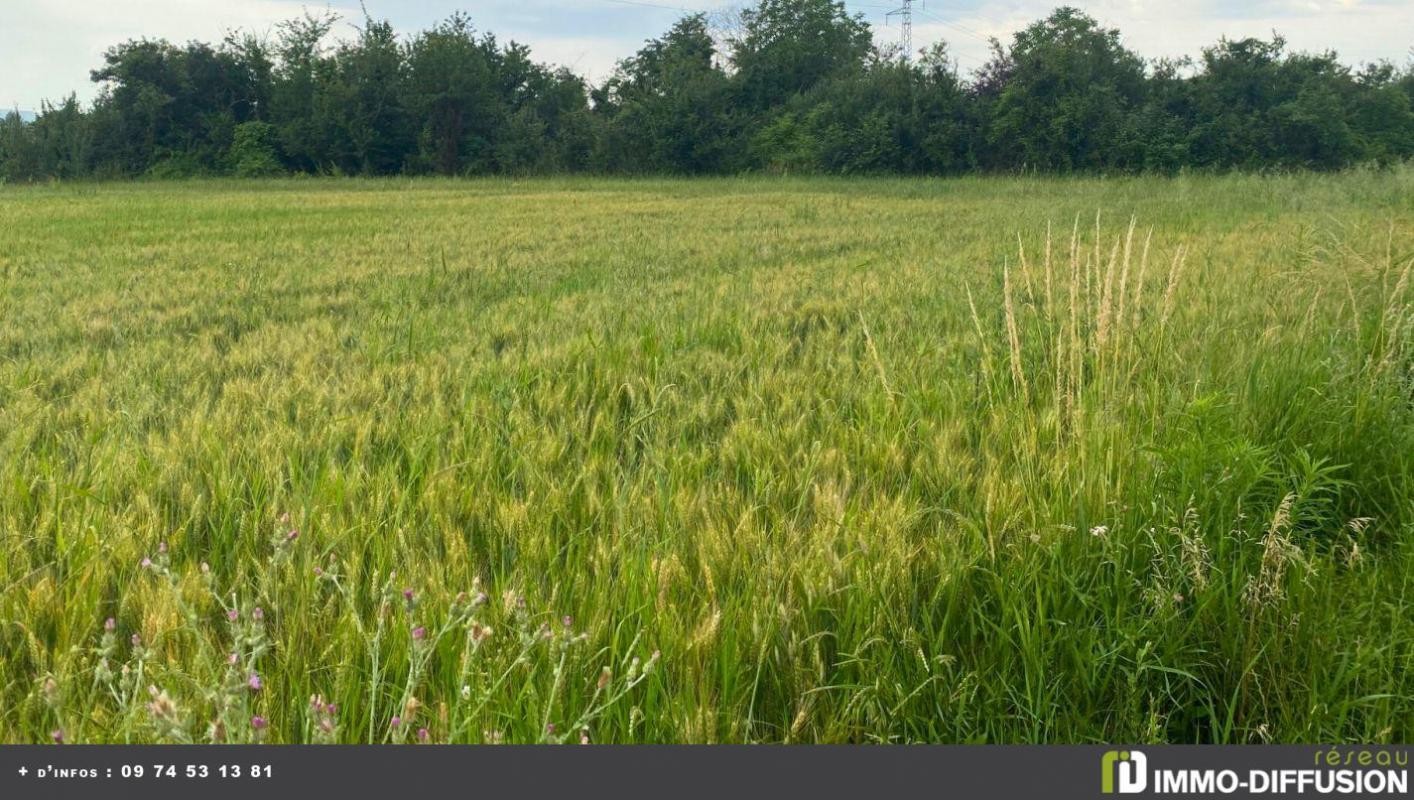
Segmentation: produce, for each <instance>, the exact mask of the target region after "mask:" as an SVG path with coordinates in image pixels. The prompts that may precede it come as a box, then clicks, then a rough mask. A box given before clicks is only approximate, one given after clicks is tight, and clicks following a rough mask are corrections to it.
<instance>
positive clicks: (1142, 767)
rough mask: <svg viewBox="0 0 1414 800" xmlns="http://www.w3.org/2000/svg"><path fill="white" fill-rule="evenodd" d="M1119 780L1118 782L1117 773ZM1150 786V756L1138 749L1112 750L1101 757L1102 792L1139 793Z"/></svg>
mask: <svg viewBox="0 0 1414 800" xmlns="http://www.w3.org/2000/svg"><path fill="white" fill-rule="evenodd" d="M1116 773H1118V775H1119V781H1118V783H1117V784H1116V781H1115V775H1116ZM1148 786H1149V758H1148V757H1147V756H1145V755H1144V754H1143V753H1141V752H1139V751H1138V750H1110V751H1109V752H1107V753H1105V754H1104V755H1103V756H1101V757H1100V793H1101V794H1114V793H1115V792H1116V789H1117V790H1118V792H1119V793H1120V794H1139V793H1140V792H1142V791H1144V790H1145V789H1146V788H1148Z"/></svg>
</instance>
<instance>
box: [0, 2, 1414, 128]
mask: <svg viewBox="0 0 1414 800" xmlns="http://www.w3.org/2000/svg"><path fill="white" fill-rule="evenodd" d="M741 4H742V0H366V5H367V8H368V10H369V13H371V14H372V15H374V16H375V17H380V18H386V19H389V20H391V21H392V22H393V24H394V25H395V26H396V27H397V28H398V30H399V31H401V32H403V33H409V32H412V31H416V30H420V29H423V28H426V27H428V26H430V25H431V24H433V23H435V22H436V21H438V20H440V19H443V18H445V17H446V16H448V15H449V14H450V13H452V12H453V11H456V10H462V11H465V12H467V13H468V14H469V15H470V16H471V19H472V22H473V23H474V24H475V25H476V27H477V28H478V29H479V30H483V31H491V32H493V33H495V34H496V35H497V37H498V38H500V39H502V40H506V39H514V40H516V41H519V42H522V43H524V44H527V45H529V46H530V47H531V49H532V51H533V52H534V53H535V55H536V57H537V58H538V59H539V60H541V61H545V62H550V63H554V64H559V65H563V66H568V67H570V68H572V69H574V70H575V71H576V72H578V73H580V74H581V75H584V76H586V77H588V78H589V79H591V80H593V81H598V80H601V79H603V78H604V77H606V76H607V75H609V74H610V72H611V71H612V70H613V68H614V64H615V63H616V62H617V61H618V59H620V58H623V57H625V56H628V55H631V54H632V53H633V52H634V51H635V50H637V49H638V47H640V46H641V45H642V44H643V42H644V40H646V39H649V38H653V37H655V36H658V35H659V34H661V33H662V32H663V31H665V30H666V29H667V28H668V27H669V26H670V25H671V24H672V23H673V21H674V20H675V19H676V18H677V17H679V16H681V15H682V14H683V13H684V12H687V11H716V10H722V9H727V8H731V7H734V6H739V5H741ZM900 4H901V3H900V0H858V1H857V2H855V1H854V0H851V2H848V3H847V5H848V7H849V8H850V9H851V10H852V11H855V12H857V13H860V14H862V15H864V17H865V18H866V19H867V20H868V21H869V22H870V24H871V25H873V26H874V31H875V35H876V37H877V38H878V39H879V40H880V41H881V42H888V41H897V40H898V36H899V25H898V22H897V18H889V17H887V16H886V15H887V12H888V11H889V10H890V9H891V8H893V7H896V6H897V5H900ZM1060 4H1062V0H915V2H914V6H915V8H917V9H918V10H917V11H916V13H915V17H914V20H915V21H914V44H915V47H916V48H917V47H923V46H926V45H928V44H931V43H932V42H934V41H937V40H939V39H943V40H946V41H947V42H948V44H949V46H950V47H951V48H952V51H953V53H954V54H955V56H956V58H957V61H958V66H959V67H960V68H961V69H962V70H963V72H969V71H971V70H973V69H975V68H977V67H978V66H980V65H981V64H982V63H983V62H984V61H985V60H986V58H987V53H988V47H987V38H988V37H991V36H996V37H999V38H1001V39H1002V40H1003V41H1007V40H1009V38H1010V35H1011V34H1012V33H1013V32H1014V31H1016V30H1017V29H1019V28H1021V27H1023V26H1025V25H1026V24H1028V23H1030V22H1032V21H1034V20H1036V19H1039V18H1041V17H1044V16H1045V15H1046V14H1047V13H1048V12H1049V11H1050V9H1051V8H1052V7H1053V6H1055V5H1060ZM1070 5H1075V6H1078V7H1080V8H1082V9H1083V10H1085V11H1086V12H1087V13H1089V14H1090V15H1091V16H1093V17H1095V18H1096V19H1098V20H1099V21H1100V22H1102V23H1104V24H1105V25H1107V26H1109V27H1114V28H1118V29H1119V30H1120V32H1121V33H1122V34H1123V38H1124V42H1125V44H1126V46H1128V47H1130V48H1131V49H1133V50H1135V51H1137V52H1138V53H1140V54H1141V55H1143V56H1146V57H1151V58H1154V57H1160V56H1182V55H1194V56H1196V55H1198V53H1199V51H1200V49H1201V48H1203V47H1205V46H1208V45H1211V44H1213V43H1215V42H1216V41H1217V40H1218V39H1219V38H1220V37H1222V36H1227V37H1229V38H1239V37H1244V36H1259V37H1270V35H1271V34H1272V32H1273V31H1276V32H1278V33H1280V34H1282V35H1283V36H1285V37H1286V39H1287V41H1288V43H1289V46H1290V47H1291V48H1292V49H1296V50H1327V49H1334V50H1336V51H1337V52H1338V53H1339V54H1340V56H1341V57H1342V59H1343V60H1345V61H1346V62H1348V63H1351V64H1359V63H1362V62H1369V61H1375V60H1380V59H1388V60H1391V61H1394V62H1396V63H1398V64H1401V65H1404V64H1407V63H1409V61H1410V58H1411V48H1414V0H1226V1H1224V0H1094V2H1086V0H1070ZM326 8H327V9H330V10H333V11H335V12H337V13H339V14H341V15H342V17H343V22H341V24H340V26H339V27H338V28H337V29H336V31H338V32H340V35H348V34H350V33H352V28H351V27H350V25H351V23H353V22H356V21H358V20H359V19H360V18H361V17H360V12H359V10H358V3H357V2H356V0H353V1H352V2H351V1H350V0H329V1H328V2H327V3H326V2H322V0H314V1H313V2H301V1H300V0H0V108H5V109H7V110H8V109H16V108H17V109H21V110H34V109H37V108H38V107H39V105H40V102H41V101H42V100H46V99H47V100H57V99H59V98H62V97H64V96H65V95H67V94H68V93H69V92H71V91H73V92H77V94H78V96H79V99H80V100H84V101H87V100H91V99H92V98H93V96H94V94H95V92H96V87H95V86H94V84H93V83H92V82H90V80H89V77H88V74H89V70H91V69H93V68H95V67H97V66H98V65H99V64H100V63H101V61H102V56H103V51H104V50H105V49H106V48H107V47H109V46H111V45H113V44H116V43H118V42H121V41H123V40H125V39H129V38H137V37H141V36H147V37H151V38H166V39H169V40H171V41H174V42H184V41H187V40H191V39H199V40H202V41H211V42H215V41H219V40H220V39H221V38H222V36H223V35H224V33H225V32H226V31H228V30H232V29H243V30H249V31H254V32H257V33H269V32H273V30H274V26H275V24H276V23H277V22H279V21H280V20H283V19H289V18H291V17H296V16H299V15H300V14H301V13H303V11H304V10H305V9H310V10H323V9H326Z"/></svg>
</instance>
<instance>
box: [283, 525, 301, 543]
mask: <svg viewBox="0 0 1414 800" xmlns="http://www.w3.org/2000/svg"><path fill="white" fill-rule="evenodd" d="M298 538H299V531H298V530H295V529H293V528H291V529H290V532H289V533H287V534H285V541H287V542H293V541H294V540H296V539H298Z"/></svg>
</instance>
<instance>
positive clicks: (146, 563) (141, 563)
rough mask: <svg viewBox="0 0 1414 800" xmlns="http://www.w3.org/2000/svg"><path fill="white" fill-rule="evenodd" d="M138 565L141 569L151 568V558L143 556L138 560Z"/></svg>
mask: <svg viewBox="0 0 1414 800" xmlns="http://www.w3.org/2000/svg"><path fill="white" fill-rule="evenodd" d="M138 566H140V567H142V568H143V569H152V559H150V558H144V559H143V560H142V561H139V562H138Z"/></svg>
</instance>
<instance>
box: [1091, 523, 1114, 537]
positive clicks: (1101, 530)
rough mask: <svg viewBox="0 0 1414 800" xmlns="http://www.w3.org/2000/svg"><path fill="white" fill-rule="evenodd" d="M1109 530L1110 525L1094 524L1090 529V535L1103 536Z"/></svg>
mask: <svg viewBox="0 0 1414 800" xmlns="http://www.w3.org/2000/svg"><path fill="white" fill-rule="evenodd" d="M1109 532H1110V526H1108V525H1096V526H1095V527H1093V528H1091V529H1090V535H1091V536H1104V535H1105V534H1107V533H1109Z"/></svg>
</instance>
